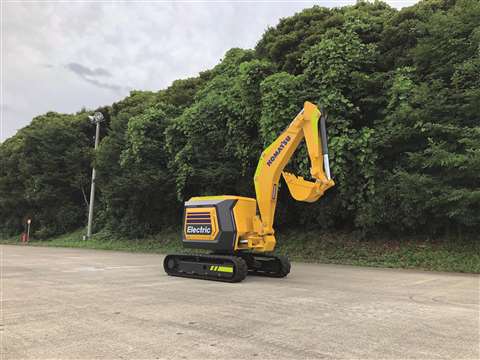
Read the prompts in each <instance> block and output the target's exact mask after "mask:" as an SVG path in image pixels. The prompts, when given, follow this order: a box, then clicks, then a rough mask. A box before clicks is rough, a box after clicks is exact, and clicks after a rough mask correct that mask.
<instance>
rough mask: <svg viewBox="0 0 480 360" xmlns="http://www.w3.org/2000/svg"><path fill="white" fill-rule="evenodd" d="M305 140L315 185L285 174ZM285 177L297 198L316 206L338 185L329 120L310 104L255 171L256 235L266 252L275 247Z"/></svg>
mask: <svg viewBox="0 0 480 360" xmlns="http://www.w3.org/2000/svg"><path fill="white" fill-rule="evenodd" d="M319 123H320V138H319ZM304 138H305V142H306V145H307V150H308V155H309V158H310V165H311V167H310V174H311V176H312V178H313V179H314V180H315V181H307V180H305V179H304V178H302V177H300V176H298V177H297V176H295V175H293V174H290V173H287V172H284V171H283V169H284V168H285V166H286V165H287V163H288V162H289V160H290V159H291V157H292V155H293V153H294V152H295V150H296V149H297V148H298V145H299V144H300V142H301V141H302V140H303V139H304ZM281 174H283V177H284V179H285V181H286V183H287V185H288V188H289V190H290V193H291V194H292V196H293V198H294V199H296V200H298V201H306V202H314V201H316V200H318V199H319V198H320V197H321V196H322V195H323V193H324V192H325V191H326V190H327V189H329V188H331V187H332V186H334V185H335V183H334V182H333V180H332V179H331V176H330V166H329V161H328V148H327V133H326V127H325V116H324V114H322V113H321V112H320V110H319V109H318V108H317V107H316V106H315V105H314V104H312V103H310V102H308V101H307V102H305V104H304V107H303V110H302V111H300V113H299V114H298V115H297V116H296V117H295V119H293V121H292V122H291V123H290V125H289V126H288V127H287V128H286V129H285V131H284V132H283V133H282V134H281V135H280V136H279V137H278V138H277V139H276V140H275V141H274V142H273V143H272V144H270V146H268V147H267V148H266V149H265V150H264V151H263V153H262V155H261V157H260V160H259V161H258V165H257V170H256V171H255V176H254V182H255V192H256V195H257V204H258V209H259V216H257V217H256V218H255V223H254V227H255V232H257V233H258V234H259V235H261V236H262V237H263V238H264V241H265V248H266V249H269V248H271V249H273V247H274V246H275V237H274V236H273V234H274V230H273V221H274V215H275V208H276V205H277V195H278V183H279V180H280V175H281Z"/></svg>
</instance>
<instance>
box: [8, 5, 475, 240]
mask: <svg viewBox="0 0 480 360" xmlns="http://www.w3.org/2000/svg"><path fill="white" fill-rule="evenodd" d="M305 100H310V101H313V102H315V103H317V104H319V105H321V106H323V107H324V108H325V109H326V110H327V111H328V113H329V123H328V131H329V136H330V144H329V146H330V149H331V162H332V173H333V175H334V177H335V181H336V187H335V188H333V189H332V190H329V191H328V194H326V196H324V197H323V198H322V199H321V200H320V201H319V202H317V203H315V204H304V203H302V204H299V203H296V202H294V201H293V200H292V199H291V198H290V196H289V194H288V192H287V191H282V192H281V196H280V204H279V206H278V211H277V225H278V226H281V227H299V226H302V227H305V226H308V227H309V228H310V229H312V230H316V229H323V230H338V229H342V230H345V231H353V230H355V231H360V232H362V233H364V234H367V233H368V234H375V233H376V234H379V233H382V234H387V235H389V236H395V235H397V234H425V235H429V236H437V235H444V234H449V233H451V234H455V235H458V234H463V233H476V232H478V231H479V230H480V181H479V180H480V176H479V174H480V121H479V118H478V114H479V113H480V2H479V1H478V0H456V1H455V0H425V1H421V2H420V3H418V4H417V5H415V6H412V7H408V8H404V9H402V10H400V11H397V10H395V9H393V8H390V7H389V6H388V5H387V4H385V3H382V2H375V3H367V2H358V3H357V4H356V5H355V6H348V7H343V8H334V9H328V8H323V7H317V6H315V7H313V8H310V9H306V10H304V11H302V12H301V13H298V14H295V15H294V16H292V17H289V18H285V19H282V20H281V21H280V23H279V24H278V25H277V26H276V27H275V28H270V29H268V30H267V31H266V32H265V34H264V35H263V37H262V38H261V39H260V41H259V42H258V44H257V46H256V48H255V49H254V50H242V49H232V50H229V51H228V52H227V53H226V54H225V57H224V58H223V59H222V60H221V62H220V63H219V64H218V65H217V66H215V67H214V68H213V69H211V70H208V71H206V72H204V73H201V74H200V75H199V76H198V77H196V78H191V79H186V80H177V81H175V82H174V83H173V84H172V85H171V86H170V87H169V88H167V89H165V90H160V91H158V92H156V93H153V92H141V91H134V92H132V93H131V94H130V96H129V97H127V98H126V99H123V100H122V101H119V102H118V103H115V104H113V105H112V106H111V107H108V108H104V109H101V111H102V112H103V113H104V115H105V117H106V118H107V122H106V130H105V134H103V135H102V137H103V138H102V141H101V145H100V148H99V151H98V153H97V154H96V156H95V158H93V153H92V151H91V150H90V149H91V146H92V140H91V136H92V135H93V131H94V129H93V126H92V125H90V124H89V123H88V121H87V120H86V115H87V114H86V113H85V112H81V113H78V114H75V115H62V114H56V113H47V114H46V115H44V116H40V117H37V118H35V119H34V120H33V122H32V124H31V125H29V126H27V127H26V128H24V129H22V130H21V131H19V132H18V133H17V134H16V135H15V136H14V137H12V138H11V139H8V140H7V141H5V142H4V143H3V144H1V146H0V218H1V219H2V221H1V223H0V227H1V230H0V231H3V232H5V233H15V232H18V231H19V230H21V229H22V222H23V220H24V219H25V218H26V217H29V216H31V217H33V219H34V223H35V226H34V230H35V235H37V236H38V237H42V236H48V235H51V234H54V233H63V232H65V231H68V230H71V229H74V228H76V227H78V226H81V225H82V224H84V223H85V220H86V219H85V214H86V198H88V196H85V195H86V193H87V195H88V184H89V174H90V173H89V171H90V170H89V167H90V164H91V162H93V161H94V162H95V163H96V165H97V168H98V171H99V178H98V185H99V193H98V194H99V200H100V201H99V205H98V208H97V214H98V215H99V217H98V219H99V221H98V222H97V224H96V226H97V230H99V229H100V228H105V229H108V230H110V231H114V232H116V233H119V234H122V235H126V236H129V237H139V236H145V235H148V234H153V233H157V232H159V231H161V230H162V229H163V228H164V227H165V226H169V225H176V224H179V223H180V221H181V220H180V219H181V215H180V214H181V207H182V201H183V200H185V199H187V198H189V197H190V196H193V195H215V194H238V195H245V196H253V195H254V190H253V183H252V177H253V172H254V170H255V166H256V162H257V159H258V156H259V154H260V153H261V151H262V149H263V148H264V147H265V146H266V145H268V143H270V142H271V141H272V140H273V139H275V138H276V136H277V135H278V134H279V132H280V131H281V130H282V129H283V128H284V127H285V126H286V125H288V123H289V122H290V121H291V120H292V118H293V117H294V116H295V115H296V114H297V112H298V111H299V110H300V108H301V107H302V104H303V102H304V101H305ZM288 166H289V167H290V168H291V169H290V170H293V171H294V172H296V173H298V174H300V175H303V176H307V175H308V167H309V164H308V158H307V157H306V152H305V149H304V148H300V150H299V151H298V153H297V154H296V156H295V157H294V158H293V159H292V161H291V162H290V164H289V165H288Z"/></svg>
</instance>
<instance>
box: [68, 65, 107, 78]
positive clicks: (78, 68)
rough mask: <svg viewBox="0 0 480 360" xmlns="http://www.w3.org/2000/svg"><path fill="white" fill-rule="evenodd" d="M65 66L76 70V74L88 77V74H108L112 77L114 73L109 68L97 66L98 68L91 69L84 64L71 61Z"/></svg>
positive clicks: (73, 70)
mask: <svg viewBox="0 0 480 360" xmlns="http://www.w3.org/2000/svg"><path fill="white" fill-rule="evenodd" d="M65 67H66V68H67V69H68V70H70V71H72V72H74V73H75V74H77V75H79V76H81V77H87V76H106V77H111V76H112V74H110V72H109V71H108V70H107V69H104V68H96V69H90V68H88V67H86V66H83V65H82V64H78V63H69V64H67V65H65Z"/></svg>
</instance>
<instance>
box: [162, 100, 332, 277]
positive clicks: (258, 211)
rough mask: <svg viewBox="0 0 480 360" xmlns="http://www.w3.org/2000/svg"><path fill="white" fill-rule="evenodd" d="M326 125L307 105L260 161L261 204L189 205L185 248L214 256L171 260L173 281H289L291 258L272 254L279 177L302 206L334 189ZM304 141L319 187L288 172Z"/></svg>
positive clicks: (197, 200) (218, 200) (195, 201)
mask: <svg viewBox="0 0 480 360" xmlns="http://www.w3.org/2000/svg"><path fill="white" fill-rule="evenodd" d="M319 123H320V129H319ZM325 123H326V115H325V114H324V113H322V112H321V111H320V110H319V109H318V107H317V106H316V105H314V104H312V103H311V102H308V101H307V102H305V104H304V107H303V109H302V110H301V111H300V112H299V113H298V115H297V116H296V117H295V118H294V119H293V121H292V122H291V123H290V125H289V126H287V128H286V129H285V130H284V131H283V133H282V134H281V135H280V136H279V137H278V138H277V139H276V140H275V141H274V142H273V143H272V144H270V146H268V147H267V148H266V149H265V150H264V151H263V153H262V155H261V156H260V159H259V161H258V165H257V169H256V171H255V175H254V184H255V193H256V199H252V198H248V197H242V196H233V195H220V196H199V197H192V198H190V199H189V200H188V201H186V202H185V208H184V218H183V245H184V247H186V248H190V249H202V250H208V251H209V253H208V254H207V253H205V254H193V255H192V254H172V255H167V256H166V257H165V259H164V262H163V266H164V269H165V272H166V273H167V274H168V275H171V276H181V277H188V278H198V279H206V280H216V281H224V282H232V283H233V282H240V281H242V280H244V279H245V277H246V276H247V274H249V275H263V276H269V277H277V278H281V277H285V276H287V275H288V273H289V272H290V262H289V260H288V258H287V257H286V256H282V255H275V254H273V251H274V249H275V244H276V240H275V231H274V229H273V222H274V215H275V208H276V205H277V198H278V184H279V181H280V175H283V178H284V180H285V182H286V184H287V186H288V189H289V191H290V194H291V195H292V197H293V198H294V199H295V200H298V201H305V202H314V201H317V200H318V199H319V198H320V197H321V196H322V195H323V194H324V193H325V191H326V190H327V189H329V188H331V187H332V186H334V185H335V183H334V181H333V180H332V178H331V175H330V165H329V158H328V147H327V131H326V124H325ZM319 130H320V131H319ZM303 139H305V142H306V145H307V151H308V156H309V158H310V165H311V166H310V173H311V176H312V178H313V179H314V181H308V180H305V179H304V178H303V177H300V176H295V175H294V174H291V173H288V172H285V171H284V168H285V166H286V165H287V163H288V161H289V160H290V159H291V157H292V155H293V153H294V152H295V150H296V149H297V148H298V146H299V145H300V142H301V141H302V140H303Z"/></svg>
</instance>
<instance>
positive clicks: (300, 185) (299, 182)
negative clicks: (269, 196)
mask: <svg viewBox="0 0 480 360" xmlns="http://www.w3.org/2000/svg"><path fill="white" fill-rule="evenodd" d="M282 175H283V178H284V179H285V182H286V183H287V186H288V189H289V190H290V194H292V197H293V198H294V199H295V200H298V201H305V202H314V201H317V200H318V199H319V198H320V197H321V196H322V195H323V191H322V188H321V186H320V184H319V183H317V182H312V181H307V180H305V179H304V178H303V177H301V176H296V175H294V174H290V173H287V172H285V171H284V172H283V173H282Z"/></svg>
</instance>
